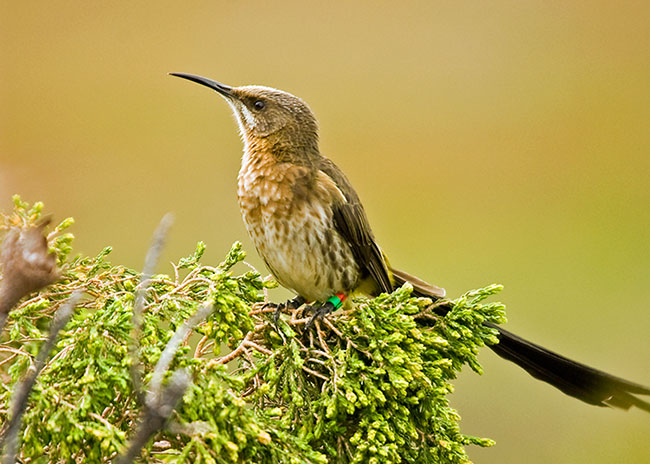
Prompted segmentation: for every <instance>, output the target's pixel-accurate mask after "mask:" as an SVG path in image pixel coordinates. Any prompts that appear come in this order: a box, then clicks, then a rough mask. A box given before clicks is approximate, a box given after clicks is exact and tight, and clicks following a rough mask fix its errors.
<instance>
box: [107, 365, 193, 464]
mask: <svg viewBox="0 0 650 464" xmlns="http://www.w3.org/2000/svg"><path fill="white" fill-rule="evenodd" d="M190 382H191V379H190V374H189V373H188V372H187V371H186V370H185V369H178V370H177V371H175V372H174V373H173V374H172V376H171V378H170V379H169V383H168V384H167V386H166V387H165V389H164V391H163V392H162V393H161V395H160V397H159V403H158V405H157V406H156V407H154V408H151V407H145V413H144V415H143V417H142V421H141V422H140V426H139V427H138V430H137V431H136V433H135V435H134V436H133V439H132V440H131V443H130V444H129V447H128V448H127V450H126V452H125V453H124V454H123V455H122V457H120V458H119V460H118V461H117V462H118V464H130V463H132V462H133V461H134V460H135V458H136V457H138V456H139V455H140V452H141V450H142V448H143V447H144V446H145V445H146V444H147V442H148V441H149V440H150V439H151V437H153V436H154V435H155V434H156V433H157V432H158V431H159V430H161V429H162V428H163V427H164V425H165V422H167V420H168V419H169V417H170V416H171V414H172V412H173V411H174V409H175V408H176V406H177V405H178V402H179V401H180V400H181V398H182V397H183V394H185V390H187V387H188V386H189V385H190Z"/></svg>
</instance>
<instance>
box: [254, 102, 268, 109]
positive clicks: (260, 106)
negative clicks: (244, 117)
mask: <svg viewBox="0 0 650 464" xmlns="http://www.w3.org/2000/svg"><path fill="white" fill-rule="evenodd" d="M253 106H254V107H255V109H256V110H257V111H261V110H263V109H264V108H265V107H266V103H264V101H263V100H255V103H253Z"/></svg>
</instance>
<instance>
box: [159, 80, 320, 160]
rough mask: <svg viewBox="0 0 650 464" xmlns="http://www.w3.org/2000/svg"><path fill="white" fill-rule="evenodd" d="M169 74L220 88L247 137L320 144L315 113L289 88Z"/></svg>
mask: <svg viewBox="0 0 650 464" xmlns="http://www.w3.org/2000/svg"><path fill="white" fill-rule="evenodd" d="M170 74H171V75H172V76H176V77H181V78H183V79H187V80H190V81H192V82H196V83H197V84H201V85H204V86H206V87H209V88H211V89H213V90H215V91H217V92H218V93H219V94H220V95H221V96H222V97H224V98H225V99H226V101H227V102H228V103H229V104H230V106H231V107H232V109H233V111H234V113H235V116H236V117H237V121H238V122H239V128H240V130H241V132H242V135H243V136H244V137H246V138H247V139H255V138H266V137H269V136H274V139H279V140H278V141H282V142H286V143H290V144H292V145H295V146H313V147H317V146H318V126H317V123H316V118H315V116H314V114H313V113H312V111H311V109H310V108H309V106H308V105H307V103H305V102H304V101H303V100H302V99H300V98H298V97H296V96H294V95H291V94H290V93H288V92H284V91H282V90H278V89H274V88H271V87H264V86H261V85H245V86H241V87H230V86H228V85H224V84H221V83H219V82H217V81H213V80H212V79H208V78H205V77H201V76H195V75H193V74H184V73H170Z"/></svg>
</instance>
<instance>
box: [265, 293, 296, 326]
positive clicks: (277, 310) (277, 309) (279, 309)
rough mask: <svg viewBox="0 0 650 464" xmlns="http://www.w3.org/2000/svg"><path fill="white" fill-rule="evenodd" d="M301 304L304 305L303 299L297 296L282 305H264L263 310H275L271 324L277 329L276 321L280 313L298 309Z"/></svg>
mask: <svg viewBox="0 0 650 464" xmlns="http://www.w3.org/2000/svg"><path fill="white" fill-rule="evenodd" d="M303 304H305V299H304V298H303V297H301V296H297V297H295V298H294V299H292V300H287V301H285V302H284V303H266V304H265V305H264V308H275V312H274V313H273V324H274V325H275V326H276V327H277V326H278V320H280V313H282V311H285V310H287V309H298V308H300V307H301V306H302V305H303Z"/></svg>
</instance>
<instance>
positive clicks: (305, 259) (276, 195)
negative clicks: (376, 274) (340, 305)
mask: <svg viewBox="0 0 650 464" xmlns="http://www.w3.org/2000/svg"><path fill="white" fill-rule="evenodd" d="M241 187H242V186H241V182H240V189H239V205H240V208H241V211H242V216H243V218H244V222H245V224H246V228H247V230H248V233H249V234H250V236H251V238H252V240H253V242H254V244H255V247H256V248H257V251H258V253H259V254H260V255H261V256H262V258H264V261H265V262H266V264H267V265H268V267H269V269H270V271H271V273H272V274H273V275H274V277H275V278H276V279H277V280H278V282H279V283H280V284H281V285H282V286H284V287H287V288H289V289H292V290H293V291H295V292H296V293H297V294H299V295H301V296H303V297H304V298H305V299H307V300H308V301H315V300H317V301H324V300H326V299H327V298H329V297H330V296H332V295H333V294H335V293H338V292H345V293H348V292H349V291H350V290H352V289H353V288H354V287H355V286H356V284H357V281H358V280H359V274H360V272H359V267H358V266H357V264H356V262H355V260H354V257H353V255H352V252H351V250H350V247H349V246H348V245H347V244H346V243H345V242H344V240H343V239H342V237H341V236H340V235H339V233H338V232H337V231H336V230H335V229H334V228H333V222H332V211H331V209H330V207H329V204H328V203H327V202H323V201H322V200H321V199H320V198H318V196H317V194H318V192H314V195H309V196H307V197H304V196H301V197H300V198H298V197H296V196H294V195H292V194H291V193H290V189H288V190H287V189H282V188H281V187H278V186H277V185H267V186H264V185H255V186H254V188H251V186H250V185H249V186H248V187H249V188H247V189H242V188H241ZM255 193H259V195H255Z"/></svg>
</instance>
